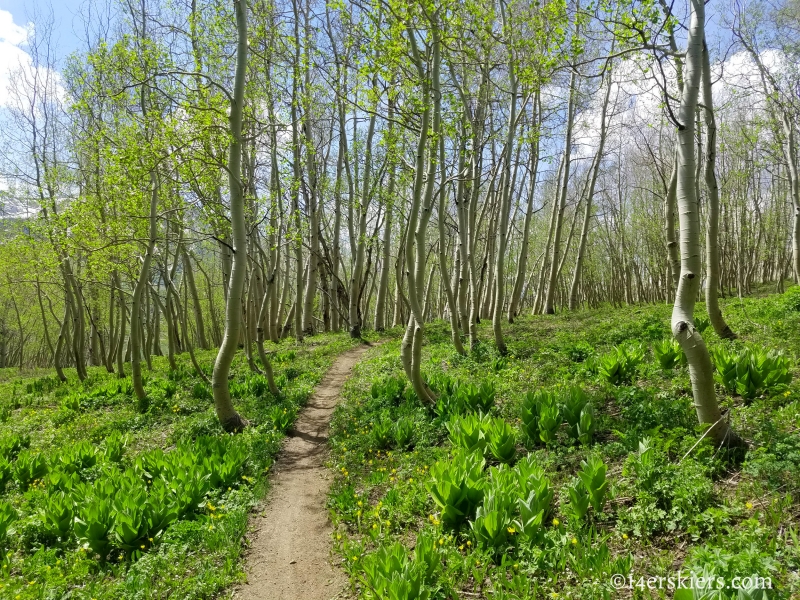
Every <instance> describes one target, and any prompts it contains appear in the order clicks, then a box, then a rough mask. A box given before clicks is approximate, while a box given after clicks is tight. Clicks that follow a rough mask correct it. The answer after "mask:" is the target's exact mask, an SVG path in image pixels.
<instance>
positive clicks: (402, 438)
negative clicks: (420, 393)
mask: <svg viewBox="0 0 800 600" xmlns="http://www.w3.org/2000/svg"><path fill="white" fill-rule="evenodd" d="M414 429H415V422H414V419H412V418H410V417H400V418H399V419H398V420H397V423H395V425H394V443H395V444H396V446H397V447H398V448H408V447H409V446H413V445H414Z"/></svg>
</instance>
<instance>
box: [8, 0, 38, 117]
mask: <svg viewBox="0 0 800 600" xmlns="http://www.w3.org/2000/svg"><path fill="white" fill-rule="evenodd" d="M31 27H32V24H28V26H27V27H23V26H21V25H17V24H16V23H14V17H13V16H12V15H11V13H10V12H8V11H6V10H0V107H4V106H8V103H9V95H8V86H9V83H10V82H11V74H12V73H13V72H14V71H16V70H17V69H19V68H26V67H27V68H30V67H31V66H32V61H31V57H30V55H29V54H28V53H27V52H25V50H23V49H22V46H23V45H24V44H25V42H27V40H28V34H29V33H30V30H31Z"/></svg>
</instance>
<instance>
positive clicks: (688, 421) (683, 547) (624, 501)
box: [329, 288, 800, 599]
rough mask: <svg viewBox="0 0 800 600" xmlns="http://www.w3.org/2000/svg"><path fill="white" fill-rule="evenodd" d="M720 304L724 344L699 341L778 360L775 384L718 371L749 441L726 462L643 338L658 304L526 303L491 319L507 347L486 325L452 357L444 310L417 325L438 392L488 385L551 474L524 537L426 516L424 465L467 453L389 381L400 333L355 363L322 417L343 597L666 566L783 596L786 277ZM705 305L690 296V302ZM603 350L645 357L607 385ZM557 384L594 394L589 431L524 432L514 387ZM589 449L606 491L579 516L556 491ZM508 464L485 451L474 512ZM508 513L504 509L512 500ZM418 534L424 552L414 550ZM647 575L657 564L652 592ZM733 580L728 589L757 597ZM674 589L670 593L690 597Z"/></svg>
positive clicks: (521, 395) (791, 413)
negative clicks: (546, 495)
mask: <svg viewBox="0 0 800 600" xmlns="http://www.w3.org/2000/svg"><path fill="white" fill-rule="evenodd" d="M723 311H724V313H725V316H726V318H727V320H728V322H729V324H730V325H731V327H732V329H733V330H734V331H735V332H736V333H738V334H739V336H740V338H739V340H737V341H735V342H727V341H722V340H720V339H719V338H717V337H716V335H715V334H714V333H713V331H712V329H711V328H710V327H709V328H708V329H706V330H705V333H704V338H705V339H706V340H707V343H708V344H709V346H710V347H711V348H714V347H717V346H721V345H724V346H726V347H730V348H732V349H736V348H743V347H750V348H755V349H759V348H764V349H775V350H779V351H782V352H783V353H784V355H785V356H787V357H789V359H790V360H789V365H790V370H791V371H792V372H793V375H794V378H793V380H792V382H791V383H790V384H788V386H787V385H781V386H777V387H776V388H774V389H771V390H768V391H767V392H763V393H760V394H759V395H757V397H756V398H754V399H752V400H746V399H744V398H742V397H740V396H737V395H735V394H731V393H729V392H726V391H725V390H724V389H723V388H722V387H721V386H718V395H719V400H720V403H721V405H722V406H723V408H724V409H725V410H729V411H730V415H731V423H732V425H733V427H734V429H735V430H736V431H737V432H739V433H740V434H741V435H743V436H744V437H745V438H746V439H747V440H748V441H749V442H750V449H749V451H748V453H747V455H746V457H745V458H744V460H743V462H739V463H734V462H732V461H730V460H728V458H729V457H727V456H725V454H724V452H721V451H720V450H719V449H718V448H715V447H714V445H713V444H711V443H710V442H709V441H708V439H707V438H705V439H704V438H703V437H702V433H703V428H702V427H700V426H698V425H697V418H696V416H695V413H694V408H693V406H692V398H691V385H690V381H689V374H688V371H687V369H686V367H685V366H682V365H681V364H680V361H679V360H676V361H675V362H676V364H675V366H674V368H670V369H667V370H665V369H663V368H662V366H661V364H660V363H659V361H658V360H657V357H656V356H655V355H654V353H653V350H652V347H653V345H655V344H656V343H657V342H660V341H661V340H663V339H664V338H668V337H669V335H670V331H669V317H670V312H671V307H669V306H663V305H661V306H637V307H626V308H624V309H612V308H602V309H599V310H592V311H578V312H574V313H564V314H559V315H555V316H537V317H524V318H521V319H519V320H518V321H517V322H516V323H515V324H513V325H505V326H504V329H505V333H506V336H505V337H506V341H507V343H508V346H509V349H510V354H509V356H507V357H500V356H498V355H497V353H496V351H495V349H494V345H493V343H492V341H491V329H490V328H489V327H490V324H488V323H486V324H481V328H480V332H481V343H480V344H479V346H478V347H477V348H475V349H474V351H473V352H472V353H470V355H469V356H466V357H463V356H460V355H458V354H457V353H456V352H455V351H454V350H453V348H452V344H451V342H450V340H449V330H448V326H447V324H445V323H434V324H431V325H430V326H428V327H427V328H426V344H425V346H424V348H423V367H422V370H423V374H424V376H425V377H426V378H427V380H428V381H429V383H430V384H431V385H432V386H433V387H434V388H435V389H437V390H438V392H439V394H440V395H441V396H445V397H449V396H451V395H452V393H450V394H448V386H450V391H451V392H452V386H453V384H454V383H455V384H456V385H458V384H474V385H476V386H477V385H479V384H489V386H490V387H493V388H494V390H495V403H494V406H493V408H492V409H491V411H490V413H491V415H492V416H493V417H495V418H496V417H501V418H503V419H505V420H506V421H507V422H508V423H509V424H511V425H512V426H513V428H514V429H515V430H516V432H517V453H516V456H517V459H518V460H519V459H520V458H521V457H525V456H527V455H531V456H532V457H533V458H532V460H533V463H535V464H536V465H538V466H539V467H541V469H542V470H543V472H544V477H545V479H546V480H547V481H548V482H549V487H550V490H551V491H552V492H553V500H552V502H551V503H550V505H549V509H548V510H547V511H545V512H544V514H543V517H544V518H543V521H542V524H541V526H540V527H539V529H538V530H537V533H536V536H535V537H532V538H531V539H527V538H525V539H523V536H522V535H520V531H519V527H518V526H517V525H514V524H513V520H507V521H504V525H503V527H505V528H506V529H508V534H507V535H506V534H505V533H504V532H503V531H502V530H501V531H500V532H499V534H497V536H496V537H494V538H491V537H487V530H486V528H485V519H484V520H483V521H479V520H478V519H477V515H476V514H475V513H474V512H473V514H471V515H468V518H465V519H464V520H463V521H462V522H461V523H460V525H458V526H455V527H447V526H446V525H445V523H443V522H442V521H443V520H444V517H443V513H442V508H441V506H439V505H437V504H436V503H435V502H434V501H433V499H432V495H431V493H430V492H429V490H430V488H431V487H433V486H434V484H435V477H434V476H432V475H431V472H432V471H436V472H437V475H436V477H439V476H440V471H441V470H442V469H450V470H453V469H457V467H458V465H454V463H456V462H459V461H464V460H465V459H464V455H463V454H461V453H455V449H454V448H453V445H452V443H451V441H449V439H448V438H449V437H450V436H449V435H448V422H449V417H447V416H446V415H441V414H439V412H441V407H440V409H439V410H437V409H436V407H431V406H426V405H423V404H421V403H420V402H419V400H418V399H417V398H416V396H415V395H414V394H413V393H411V392H410V391H409V390H408V389H407V388H406V390H400V391H399V392H397V393H395V391H394V390H393V389H390V388H392V386H393V385H394V384H387V383H386V382H387V381H391V380H393V379H395V378H396V379H398V380H400V381H404V375H403V372H402V366H401V363H400V360H399V342H397V341H392V342H388V343H386V344H384V345H383V346H382V347H381V348H380V349H379V350H378V351H377V352H376V353H375V354H374V355H372V356H371V357H370V358H368V359H367V360H364V361H362V362H361V363H360V364H359V365H357V366H356V368H355V370H354V377H353V378H352V379H351V380H350V381H349V382H348V383H347V384H346V386H345V400H344V401H343V402H342V403H340V405H339V406H338V408H337V410H336V413H335V415H334V419H333V436H332V438H331V444H332V447H333V453H332V457H331V466H332V468H333V469H335V471H336V479H335V482H334V484H333V486H332V489H331V493H330V496H329V508H330V511H331V515H332V518H333V520H334V523H335V525H336V533H335V537H334V544H335V546H336V548H337V551H338V553H339V555H340V559H341V563H342V565H343V567H344V568H345V569H346V570H347V572H348V573H349V575H350V578H351V582H352V585H353V587H354V590H355V591H356V592H357V593H358V595H359V597H365V598H390V597H391V598H398V599H399V598H424V597H430V598H476V597H478V598H495V597H496V598H550V597H553V598H556V597H558V598H587V599H588V598H620V597H621V598H629V597H632V598H662V597H672V596H673V593H674V592H673V590H672V589H668V588H669V585H670V584H669V580H668V578H669V577H675V576H676V574H677V572H679V571H680V570H681V569H683V570H684V572H685V574H688V573H689V572H695V573H696V574H697V575H698V576H700V575H703V574H705V575H707V576H713V577H714V578H715V579H714V582H716V578H717V577H719V578H722V579H720V581H724V583H725V585H726V586H727V585H730V586H733V585H738V586H740V587H741V585H742V583H745V584H746V583H747V581H746V580H745V581H744V582H743V581H742V580H734V578H735V577H748V576H753V575H757V576H760V577H764V578H768V579H769V585H771V587H772V589H769V590H766V592H767V594H766V596H763V597H769V598H793V597H798V595H800V579H799V578H798V575H797V573H798V568H800V540H799V539H798V537H799V536H798V531H799V528H798V526H797V523H798V522H800V482H799V481H798V478H797V473H798V472H800V384H799V383H800V380H798V375H800V370H798V366H797V354H798V350H800V288H793V289H791V290H790V292H789V293H787V294H786V295H783V296H775V295H773V296H764V297H758V298H747V299H743V300H738V299H729V300H726V301H724V302H723ZM703 312H704V309H703V305H702V304H699V305H698V311H697V313H698V315H702V314H703ZM617 347H622V348H634V349H635V348H639V347H641V349H643V350H644V355H643V358H642V360H641V361H640V362H639V363H638V364H635V365H634V367H633V371H632V375H631V377H630V380H629V381H622V382H620V383H619V385H614V384H612V383H610V382H609V381H608V380H607V379H606V378H605V377H603V375H602V372H603V369H602V365H603V362H602V357H604V356H606V355H608V354H610V353H611V351H612V350H615V348H617ZM376 382H377V385H375V384H376ZM570 386H577V387H579V388H581V389H582V390H583V391H584V392H585V393H586V395H587V396H588V397H589V398H590V400H591V403H592V405H593V407H594V433H593V436H592V441H591V443H590V444H581V443H579V442H578V441H577V440H575V439H573V438H572V437H571V436H570V435H569V434H568V431H567V427H566V425H564V426H562V427H561V428H560V429H559V430H558V432H557V434H556V438H555V440H554V441H552V442H550V443H548V444H543V443H541V441H540V440H530V439H526V437H525V436H524V435H523V432H522V423H521V417H522V410H521V409H522V405H523V404H524V403H525V402H526V396H527V395H528V393H529V392H537V391H540V390H549V391H552V392H553V393H554V394H555V396H556V397H560V398H564V397H565V393H566V392H565V390H566V389H568V388H569V387H570ZM385 390H389V391H385ZM562 414H563V413H562ZM400 422H405V423H411V424H412V427H411V429H412V430H413V432H414V435H413V439H412V440H410V441H409V442H405V443H404V444H402V445H400V444H398V443H397V441H396V439H397V438H396V435H397V434H396V433H394V435H395V437H394V438H393V432H396V430H397V429H398V428H399V423H400ZM392 428H394V429H392ZM487 435H488V434H487ZM591 457H595V458H598V459H600V460H601V461H602V463H603V464H604V465H605V466H606V469H607V470H606V475H605V478H606V480H607V489H606V490H605V494H604V497H603V499H602V502H601V506H600V507H599V508H600V510H596V509H595V508H593V507H589V508H588V511H587V513H586V515H585V516H583V517H581V518H578V517H576V515H575V509H574V502H573V500H572V497H571V495H570V488H571V487H575V488H576V491H575V492H574V493H577V494H579V495H580V493H585V491H583V492H582V490H584V489H585V488H582V487H581V486H582V485H583V484H582V483H581V479H579V477H578V476H579V474H580V473H581V471H583V470H585V469H587V468H588V467H586V466H585V463H586V462H589V463H592V458H591ZM437 462H438V463H440V464H439V465H438V466H437ZM516 468H517V469H519V467H516ZM509 470H513V469H509V468H508V467H500V466H499V465H498V463H497V461H496V460H495V459H493V458H492V456H491V454H489V455H488V458H487V465H486V467H485V469H484V473H485V474H484V476H483V477H484V478H485V480H486V482H485V486H486V487H485V489H484V501H483V502H484V504H483V507H484V508H483V509H482V510H483V511H484V513H485V512H486V511H487V510H488V509H490V508H491V507H492V506H495V507H496V506H498V505H502V503H503V494H504V493H507V490H506V489H505V488H504V487H503V485H504V484H503V483H502V482H503V478H504V477H505V475H503V473H504V472H507V471H509ZM515 489H516V488H514V487H513V486H512V488H511V491H510V492H508V493H509V494H511V495H512V496H513V495H514V494H515V493H518V492H516V491H515ZM490 495H493V496H494V497H493V499H492V500H491V503H488V502H489V501H488V500H487V498H488V497H489V496H490ZM507 511H508V514H510V515H516V514H517V508H516V507H515V506H514V505H513V503H512V504H511V505H510V508H508V509H507ZM502 512H503V511H502V510H500V511H499V512H498V514H501V515H502ZM534 529H535V528H534ZM511 530H513V531H511ZM500 534H502V535H500ZM490 539H494V542H489V541H487V540H490ZM431 543H433V547H434V548H435V552H427V551H425V550H424V549H425V548H428V547H429V546H430V544H431ZM397 544H400V545H401V546H402V548H401V547H400V546H397ZM419 549H422V550H419ZM389 556H394V557H395V558H394V559H391V560H390V559H389V558H387V557H389ZM614 574H619V575H622V576H623V577H624V578H625V580H624V583H623V588H624V589H617V587H616V586H615V585H614V582H615V581H616V580H612V576H613V575H614ZM629 577H630V578H631V579H628V578H629ZM648 577H656V578H658V577H662V578H663V579H662V580H661V583H660V584H659V583H658V580H655V581H654V582H652V583H651V584H650V587H652V589H650V587H648V580H647V578H648ZM753 583H755V582H753ZM761 583H763V584H765V585H762V587H767V585H766V584H767V581H766V580H765V581H763V582H761ZM618 585H619V584H618ZM673 585H676V583H675V582H673ZM684 585H685V582H684ZM715 585H716V583H715ZM659 586H660V588H661V589H658V588H659ZM419 590H422V591H419ZM418 592H419V593H418ZM736 593H737V591H735V590H732V589H730V590H722V591H721V592H720V594H721V595H718V596H713V597H715V598H717V597H718V598H734V597H736V595H735V594H736ZM748 593H749V594H750V595H745V593H744V591H743V592H742V595H741V596H739V598H760V597H762V596H760V595H759V594H760V592H759V591H754V590H750V592H748ZM681 594H684V595H683V596H681V595H680V594H678V595H676V596H675V597H676V598H677V597H681V598H691V597H697V598H699V597H701V596H702V594H701V593H700V592H699V591H698V592H697V593H696V595H692V594H691V592H687V591H684V592H681ZM685 594H689V595H685ZM708 597H711V596H708Z"/></svg>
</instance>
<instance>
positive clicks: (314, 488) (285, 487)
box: [234, 346, 370, 600]
mask: <svg viewBox="0 0 800 600" xmlns="http://www.w3.org/2000/svg"><path fill="white" fill-rule="evenodd" d="M369 348H370V347H369V346H359V347H357V348H353V349H352V350H348V351H347V352H345V353H344V354H341V355H340V356H339V357H338V358H337V359H336V361H335V362H334V363H333V365H332V366H331V368H330V369H329V370H328V372H327V373H326V374H325V377H324V378H323V379H322V381H321V382H320V384H319V385H318V386H317V387H316V389H315V390H314V394H313V395H312V396H311V398H310V399H309V401H308V404H306V406H305V408H303V410H302V411H301V412H300V415H299V416H298V418H297V421H296V422H295V424H294V428H293V429H292V430H291V431H290V432H289V435H288V437H287V438H286V440H284V443H283V448H282V450H281V453H280V455H279V456H278V459H277V461H276V462H275V464H274V465H273V467H272V482H271V483H272V488H271V489H270V492H269V494H268V495H267V498H266V501H265V504H266V506H265V507H264V509H263V510H262V511H260V513H259V515H258V516H257V517H255V518H254V519H252V521H251V525H252V527H253V530H254V531H253V533H252V534H251V544H250V549H249V551H248V555H247V565H246V568H245V570H246V572H247V584H245V585H242V586H241V587H240V588H239V589H237V590H236V592H235V593H234V597H235V598H242V599H244V600H251V599H252V600H262V599H263V600H300V599H302V600H330V599H331V598H335V597H337V596H340V595H343V594H344V592H345V591H346V586H347V578H346V577H345V575H344V574H343V573H342V572H341V571H339V570H338V569H335V568H334V567H333V566H332V565H331V564H330V547H331V537H330V534H331V524H330V521H329V520H328V511H327V509H326V508H325V500H326V494H327V491H328V488H329V486H330V477H331V474H330V472H329V471H328V470H327V469H326V468H325V465H324V463H325V458H326V456H327V452H328V448H327V442H328V429H329V424H330V419H331V414H332V413H333V409H334V407H335V406H336V403H337V401H338V399H339V394H340V392H341V390H342V385H343V384H344V382H345V380H346V379H347V377H348V376H349V374H350V370H351V369H352V367H353V365H354V364H356V362H358V359H359V358H360V357H361V355H362V354H364V352H366V351H367V350H369Z"/></svg>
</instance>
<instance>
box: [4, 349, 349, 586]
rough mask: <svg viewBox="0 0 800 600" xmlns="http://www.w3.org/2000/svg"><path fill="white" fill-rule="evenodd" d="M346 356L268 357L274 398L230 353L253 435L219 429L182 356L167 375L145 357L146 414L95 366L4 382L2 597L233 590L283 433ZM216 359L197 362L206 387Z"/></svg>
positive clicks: (297, 352) (7, 375) (332, 352)
mask: <svg viewBox="0 0 800 600" xmlns="http://www.w3.org/2000/svg"><path fill="white" fill-rule="evenodd" d="M355 344H356V342H355V341H353V340H351V339H350V338H349V337H348V336H347V335H346V334H339V335H317V336H314V337H310V338H307V339H306V341H305V342H303V343H302V344H296V343H295V342H293V341H289V340H287V341H284V342H282V343H281V344H278V345H274V346H273V347H272V348H271V351H272V353H273V366H274V370H275V377H276V382H277V385H278V387H279V389H280V392H281V394H280V397H274V396H272V395H271V394H270V392H269V389H268V386H267V381H266V379H265V378H264V377H263V376H261V375H258V374H254V373H252V372H251V371H250V369H249V368H248V366H247V362H246V360H245V358H244V356H243V355H242V353H239V354H237V356H236V359H235V360H234V364H233V367H232V376H231V379H230V387H231V393H232V396H233V397H234V403H235V405H236V408H237V410H239V411H240V413H241V414H242V416H243V417H244V418H246V419H247V420H248V421H249V423H250V426H249V427H248V428H247V429H246V430H245V431H244V433H242V434H239V435H228V434H226V433H224V432H223V431H222V429H221V428H220V426H219V423H218V421H217V418H216V415H215V412H214V409H213V401H212V395H211V390H210V388H209V386H208V385H207V384H205V383H204V382H203V381H202V379H201V378H200V377H199V376H198V375H197V374H196V373H195V372H194V370H193V368H192V366H191V363H190V361H189V357H188V356H187V355H179V356H178V357H177V361H178V369H177V370H176V371H170V369H169V365H168V363H167V360H166V358H164V357H154V359H153V370H152V371H147V370H145V390H146V391H147V394H148V397H149V400H150V408H149V410H148V412H147V413H144V414H140V413H137V412H136V402H135V399H134V397H133V394H132V386H131V382H130V376H128V377H126V378H123V379H119V378H118V377H117V376H116V375H115V374H109V373H107V372H106V371H105V370H104V369H102V368H99V367H92V368H90V369H89V373H90V375H89V378H88V379H87V380H86V381H84V382H79V381H78V380H77V379H75V378H74V372H73V374H71V375H70V379H69V381H68V382H66V383H64V384H60V383H59V382H58V381H57V379H56V378H55V376H45V377H35V378H24V377H20V376H19V375H16V376H15V375H14V373H13V372H12V371H11V370H8V369H7V370H5V372H4V373H3V378H2V381H3V383H0V418H1V419H2V423H0V598H10V599H15V598H20V599H22V598H27V599H33V598H36V599H40V598H86V599H89V598H97V599H99V598H141V599H150V598H167V597H169V598H209V597H216V596H217V595H219V594H220V593H222V592H223V590H224V589H225V588H226V587H227V586H229V585H230V584H232V583H234V582H236V581H240V580H241V579H242V574H243V569H242V562H241V552H242V541H243V537H244V534H245V531H246V527H247V519H248V513H249V512H250V510H251V509H252V508H253V507H254V505H255V504H256V503H257V501H258V500H259V499H260V498H261V497H262V496H263V494H264V493H265V491H266V488H267V485H268V472H269V467H270V465H271V464H272V461H273V458H274V457H275V455H276V453H277V451H278V449H279V448H280V443H281V440H282V439H283V437H284V432H285V431H286V430H287V429H288V428H289V427H290V426H291V425H292V423H293V422H294V419H295V416H296V415H297V412H298V410H299V408H300V407H301V406H303V404H304V403H305V402H306V400H307V399H308V397H309V395H310V394H311V392H312V390H313V388H314V386H315V385H316V384H317V383H318V382H319V381H320V379H321V377H322V375H323V374H324V372H325V371H326V370H327V368H328V367H329V366H330V364H331V363H332V361H333V359H334V358H335V357H336V355H338V354H340V353H341V352H343V351H344V350H347V349H348V348H350V347H352V346H354V345H355ZM214 356H215V354H214V352H210V351H209V352H199V353H198V359H199V361H200V364H202V365H206V366H207V367H208V374H209V376H210V372H211V366H212V364H213V360H214ZM126 367H127V368H128V369H129V368H130V366H129V365H126ZM129 372H130V371H129V370H128V373H129Z"/></svg>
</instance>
